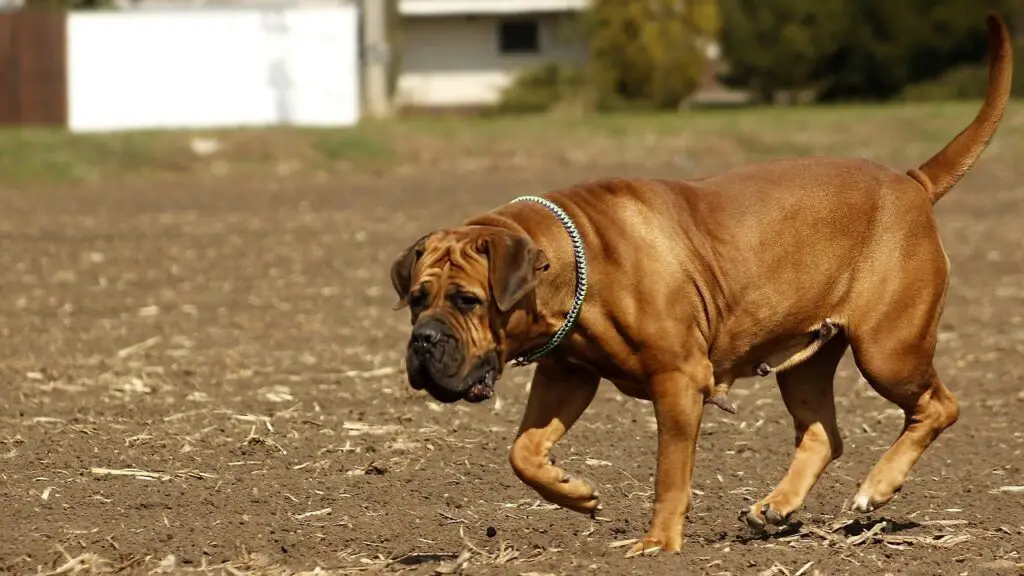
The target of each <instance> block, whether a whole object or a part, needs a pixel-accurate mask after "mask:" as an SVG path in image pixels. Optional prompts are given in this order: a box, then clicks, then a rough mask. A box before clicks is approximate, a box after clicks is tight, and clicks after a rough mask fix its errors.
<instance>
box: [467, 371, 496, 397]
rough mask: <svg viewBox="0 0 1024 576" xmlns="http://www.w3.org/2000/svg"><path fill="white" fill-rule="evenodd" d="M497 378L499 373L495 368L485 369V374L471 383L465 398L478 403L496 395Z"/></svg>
mask: <svg viewBox="0 0 1024 576" xmlns="http://www.w3.org/2000/svg"><path fill="white" fill-rule="evenodd" d="M497 379H498V374H497V371H495V370H494V369H490V370H486V371H484V373H483V374H481V375H480V376H478V377H477V378H475V379H474V380H473V381H472V382H470V383H469V387H468V388H466V394H465V396H464V398H465V399H466V401H467V402H473V403H476V402H483V401H484V400H487V399H488V398H490V397H491V396H494V383H495V381H496V380H497Z"/></svg>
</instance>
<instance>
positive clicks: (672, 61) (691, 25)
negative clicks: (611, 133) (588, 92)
mask: <svg viewBox="0 0 1024 576" xmlns="http://www.w3.org/2000/svg"><path fill="white" fill-rule="evenodd" d="M718 29H719V20H718V3H717V1H716V0H688V1H685V2H680V1H678V0H636V1H631V2H623V1H622V0H594V2H593V4H592V5H591V8H590V10H589V11H588V12H587V15H586V30H587V38H588V49H589V53H590V69H589V70H588V81H589V82H590V84H591V87H592V88H593V90H594V91H595V94H596V96H595V97H596V102H597V105H598V106H599V107H601V108H605V109H606V108H614V107H621V106H623V105H635V104H639V105H640V106H645V107H652V108H674V107H676V106H678V105H679V104H680V102H682V101H683V100H685V99H686V98H687V97H689V96H690V95H691V94H692V93H693V92H694V91H696V89H697V88H698V87H699V86H700V79H701V77H702V76H703V74H704V70H705V67H706V66H707V62H706V58H705V55H704V51H703V49H702V43H703V42H705V41H707V40H710V39H711V38H714V37H715V36H717V34H718Z"/></svg>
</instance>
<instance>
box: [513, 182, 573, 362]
mask: <svg viewBox="0 0 1024 576" xmlns="http://www.w3.org/2000/svg"><path fill="white" fill-rule="evenodd" d="M524 201H525V202H536V203H537V204H540V205H541V206H543V207H545V208H547V209H548V210H549V211H551V213H552V214H554V215H555V218H558V222H559V223H560V224H561V225H562V227H563V228H565V231H566V232H568V233H569V239H570V240H572V255H573V257H574V258H575V260H576V293H575V296H574V297H573V301H572V306H571V307H570V308H569V313H568V314H567V315H566V317H565V322H563V323H562V326H561V327H560V328H559V329H558V331H557V332H555V335H554V336H552V337H551V340H549V341H548V343H547V344H545V345H544V346H543V347H542V348H540V349H538V350H536V351H535V352H532V353H530V354H524V355H521V356H519V357H518V358H516V359H515V360H513V366H526V365H527V364H531V363H533V362H536V361H537V359H538V358H540V357H541V356H543V355H545V354H547V353H548V352H550V351H551V350H552V349H554V347H555V346H558V345H559V344H560V343H561V342H562V340H563V339H565V337H566V335H568V334H569V330H571V329H572V326H573V324H575V322H576V319H577V318H578V317H579V315H580V309H582V308H583V299H584V298H585V297H586V295H587V251H586V249H585V248H584V247H583V238H582V237H580V231H579V229H578V228H576V224H574V223H573V221H572V218H569V215H568V214H566V213H565V211H564V210H562V209H561V208H559V207H558V205H557V204H555V203H554V202H552V201H550V200H548V199H546V198H541V197H540V196H520V197H519V198H516V199H514V200H512V202H510V204H512V203H515V202H524Z"/></svg>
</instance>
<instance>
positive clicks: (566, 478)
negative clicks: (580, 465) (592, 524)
mask: <svg viewBox="0 0 1024 576" xmlns="http://www.w3.org/2000/svg"><path fill="white" fill-rule="evenodd" d="M550 496H551V497H550V500H551V501H552V502H554V503H556V504H558V505H559V506H561V507H563V508H566V509H569V510H572V511H574V512H579V513H580V514H589V515H590V516H591V517H596V516H597V514H598V513H599V512H600V511H601V494H600V492H598V491H597V487H596V486H595V485H594V483H593V482H591V481H590V480H589V479H587V478H585V477H583V476H574V475H570V474H568V473H565V474H563V475H562V478H561V479H560V480H559V482H558V486H557V487H554V489H553V490H552V493H551V494H550Z"/></svg>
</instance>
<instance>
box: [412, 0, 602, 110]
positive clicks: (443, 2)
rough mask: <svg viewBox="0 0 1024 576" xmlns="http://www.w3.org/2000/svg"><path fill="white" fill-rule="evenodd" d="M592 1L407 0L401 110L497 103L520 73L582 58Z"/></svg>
mask: <svg viewBox="0 0 1024 576" xmlns="http://www.w3.org/2000/svg"><path fill="white" fill-rule="evenodd" d="M587 5H588V1H587V0H400V3H399V12H400V14H401V16H402V35H403V38H402V44H403V46H402V55H401V59H402V62H401V72H400V74H399V77H398V85H397V88H396V91H395V104H396V105H397V106H399V107H413V108H420V107H422V108H438V107H470V108H471V107H480V106H488V105H492V104H496V103H497V102H498V101H499V100H500V97H501V91H502V89H504V88H505V87H506V86H508V85H509V84H510V83H511V82H512V81H513V80H514V78H515V75H516V73H517V72H518V71H520V70H522V69H524V68H529V67H532V66H534V65H537V64H541V63H544V62H552V61H561V62H582V61H583V59H584V58H585V57H586V46H585V43H584V39H583V36H582V35H581V34H580V33H579V31H578V29H574V26H575V25H576V24H577V18H576V16H578V14H579V12H580V11H582V10H584V9H585V8H586V7H587Z"/></svg>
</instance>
